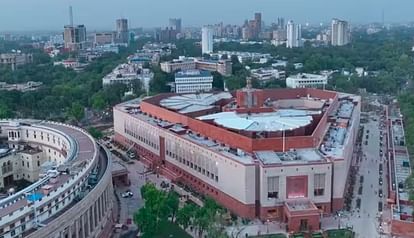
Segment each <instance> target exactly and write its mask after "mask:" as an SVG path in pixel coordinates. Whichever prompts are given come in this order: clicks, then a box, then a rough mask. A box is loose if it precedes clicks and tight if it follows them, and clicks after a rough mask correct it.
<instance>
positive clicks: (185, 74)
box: [175, 70, 211, 79]
mask: <svg viewBox="0 0 414 238" xmlns="http://www.w3.org/2000/svg"><path fill="white" fill-rule="evenodd" d="M192 77H211V73H210V72H209V71H205V70H185V71H179V72H177V73H175V78H176V79H177V78H192Z"/></svg>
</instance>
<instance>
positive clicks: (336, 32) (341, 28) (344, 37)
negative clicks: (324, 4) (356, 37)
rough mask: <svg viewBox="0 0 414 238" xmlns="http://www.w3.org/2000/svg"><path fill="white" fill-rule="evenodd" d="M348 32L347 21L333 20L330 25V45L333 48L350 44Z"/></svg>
mask: <svg viewBox="0 0 414 238" xmlns="http://www.w3.org/2000/svg"><path fill="white" fill-rule="evenodd" d="M350 35H351V34H350V30H349V24H348V22H347V21H343V20H339V19H333V20H332V25H331V44H332V45H333V46H342V45H347V44H348V43H349V42H350Z"/></svg>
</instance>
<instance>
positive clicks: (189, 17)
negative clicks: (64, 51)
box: [0, 0, 414, 31]
mask: <svg viewBox="0 0 414 238" xmlns="http://www.w3.org/2000/svg"><path fill="white" fill-rule="evenodd" d="M400 2H401V3H402V2H403V3H404V4H394V3H391V2H389V1H386V0H377V1H374V0H367V1H363V2H357V1H356V0H350V1H343V2H333V1H327V0H314V1H312V3H309V2H307V1H305V0H295V1H287V0H279V1H271V0H262V1H260V2H259V3H255V4H254V5H253V4H240V1H237V2H236V1H235V0H228V1H226V2H225V3H223V2H220V1H218V0H212V1H209V4H204V5H201V6H202V8H201V7H200V8H193V7H192V8H191V9H192V10H191V11H188V9H189V7H190V6H191V4H195V2H194V1H190V0H181V1H177V2H175V5H174V6H172V7H171V5H165V4H163V3H164V2H163V1H161V0H153V1H147V0H144V1H140V2H135V1H132V0H121V1H106V2H105V4H104V5H103V4H98V1H97V0H91V1H87V2H84V1H80V0H68V1H63V2H56V1H52V0H41V1H36V2H25V4H24V5H23V4H21V2H20V1H10V0H1V4H2V8H1V9H0V31H33V30H59V29H61V28H62V26H63V25H66V24H68V23H69V13H68V7H69V5H72V6H73V12H74V23H75V24H85V25H86V26H87V28H88V30H91V31H93V30H103V29H114V28H115V23H114V21H115V19H118V18H122V17H123V18H127V19H128V20H129V22H130V28H135V27H144V28H149V27H163V26H168V19H169V18H182V19H183V26H184V27H188V26H202V25H205V24H214V23H218V22H221V21H222V22H224V23H226V24H227V23H228V24H242V23H243V21H244V20H245V19H250V18H251V16H252V15H253V14H254V13H255V12H261V13H262V14H263V20H264V21H265V22H266V23H267V24H269V23H271V22H274V21H276V20H277V17H285V18H286V19H287V20H289V19H292V20H294V21H295V22H297V23H300V24H305V23H307V22H309V23H311V24H318V23H320V22H323V23H329V21H330V20H331V19H332V18H335V17H337V18H341V19H347V20H349V21H350V22H351V23H369V22H381V21H382V11H383V9H385V14H384V15H385V22H409V21H411V20H414V19H412V18H411V16H410V15H411V12H410V9H411V8H410V7H409V6H408V5H414V4H413V3H412V2H408V0H401V1H400ZM99 3H100V2H99ZM236 3H238V4H236ZM407 4H408V5H407ZM196 5H197V6H200V5H199V4H196ZM217 6H220V7H217ZM33 9H37V10H36V11H33ZM16 12H20V14H15V13H16ZM230 12H231V15H230V14H229V13H230ZM321 12H323V13H324V14H320V13H321ZM157 13H158V14H157ZM157 16H158V17H157ZM34 19H35V20H34ZM50 19H54V20H53V21H51V20H50Z"/></svg>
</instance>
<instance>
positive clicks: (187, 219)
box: [176, 203, 198, 230]
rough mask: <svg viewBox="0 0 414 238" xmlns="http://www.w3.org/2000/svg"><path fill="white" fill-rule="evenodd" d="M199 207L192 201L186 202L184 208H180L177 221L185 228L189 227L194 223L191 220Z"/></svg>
mask: <svg viewBox="0 0 414 238" xmlns="http://www.w3.org/2000/svg"><path fill="white" fill-rule="evenodd" d="M197 209H198V207H197V206H196V205H194V204H192V203H190V204H185V205H184V207H183V208H181V209H179V210H178V212H177V219H176V222H177V223H178V224H179V225H181V226H182V227H183V228H184V230H185V229H187V228H188V227H189V226H190V225H191V224H192V223H191V221H192V218H193V217H194V215H195V212H196V211H197Z"/></svg>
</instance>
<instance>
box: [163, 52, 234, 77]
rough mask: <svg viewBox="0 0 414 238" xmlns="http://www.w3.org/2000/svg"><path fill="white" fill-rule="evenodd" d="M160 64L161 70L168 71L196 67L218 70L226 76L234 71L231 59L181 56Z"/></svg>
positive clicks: (211, 70) (212, 70)
mask: <svg viewBox="0 0 414 238" xmlns="http://www.w3.org/2000/svg"><path fill="white" fill-rule="evenodd" d="M160 66H161V70H162V71H164V72H166V73H173V72H176V71H185V70H194V69H198V70H206V71H210V72H218V73H220V74H221V75H224V76H229V75H231V73H232V63H231V61H229V60H204V59H202V58H192V57H184V56H180V57H179V59H174V60H172V61H169V62H162V63H161V64H160Z"/></svg>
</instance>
